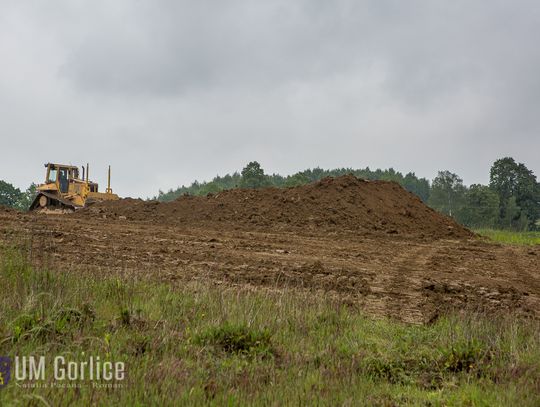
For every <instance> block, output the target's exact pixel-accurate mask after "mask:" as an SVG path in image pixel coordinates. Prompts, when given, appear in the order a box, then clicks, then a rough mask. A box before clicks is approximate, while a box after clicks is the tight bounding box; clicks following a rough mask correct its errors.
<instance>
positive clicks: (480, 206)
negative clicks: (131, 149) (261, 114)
mask: <svg viewBox="0 0 540 407" xmlns="http://www.w3.org/2000/svg"><path fill="white" fill-rule="evenodd" d="M346 174H353V175H354V176H356V177H359V178H364V179H369V180H384V181H395V182H397V183H399V184H400V185H401V186H403V187H404V188H405V189H406V190H408V191H410V192H412V193H414V194H416V195H417V196H418V197H419V198H420V199H421V200H422V201H423V202H425V203H426V204H428V205H429V206H431V207H432V208H434V209H436V210H437V211H439V212H441V213H444V214H446V215H448V216H451V217H453V218H454V219H456V220H457V221H458V222H460V223H462V224H464V225H465V226H468V227H471V228H484V227H485V228H500V229H512V230H540V183H538V181H537V179H536V176H535V174H534V173H533V172H532V171H531V170H529V169H528V168H527V167H526V166H525V165H524V164H522V163H517V162H516V161H515V160H514V159H513V158H511V157H505V158H501V159H499V160H497V161H495V162H494V163H493V165H492V166H491V169H490V179H489V184H488V185H480V184H473V185H470V186H466V185H464V184H463V179H462V178H461V177H460V176H459V175H457V174H455V173H453V172H451V171H439V172H438V175H437V176H436V177H435V178H434V179H433V180H432V181H431V182H430V181H429V180H428V179H426V178H420V177H417V176H416V175H415V173H414V172H409V173H407V174H405V175H403V174H402V173H401V172H399V171H396V170H394V169H393V168H389V169H386V170H381V169H376V170H371V169H370V168H369V167H366V168H364V169H353V168H336V169H332V170H325V169H322V168H318V167H317V168H312V169H307V170H304V171H300V172H297V173H296V174H292V175H288V176H282V175H279V174H266V173H265V172H264V170H263V168H262V167H261V165H260V164H259V163H258V162H257V161H252V162H250V163H249V164H247V165H246V167H245V168H244V169H243V170H242V171H241V172H234V173H233V174H227V175H224V176H216V177H215V178H214V179H213V180H212V181H208V182H198V181H195V182H193V183H192V184H191V185H189V186H181V187H178V188H176V189H170V190H169V191H167V192H163V191H159V193H158V195H157V196H156V197H154V199H156V200H159V201H163V202H166V201H172V200H175V199H176V198H178V197H180V196H181V195H196V196H197V195H198V196H200V195H207V194H209V193H218V192H220V191H223V190H226V189H233V188H264V187H271V186H272V187H277V188H287V187H294V186H299V185H305V184H308V183H310V182H314V181H318V180H320V179H322V178H326V177H339V176H341V175H346ZM35 191H36V186H35V185H34V184H32V185H31V186H30V187H29V188H27V189H26V190H25V191H21V190H20V189H18V188H16V187H14V186H13V185H11V184H9V183H7V182H5V181H0V205H5V206H10V207H14V208H17V209H21V210H25V209H27V208H28V207H29V205H30V203H31V202H32V200H33V198H34V196H35Z"/></svg>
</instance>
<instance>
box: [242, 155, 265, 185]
mask: <svg viewBox="0 0 540 407" xmlns="http://www.w3.org/2000/svg"><path fill="white" fill-rule="evenodd" d="M240 186H241V187H242V188H263V187H266V186H269V182H268V178H267V176H266V175H265V174H264V170H263V169H262V168H261V165H260V164H259V163H258V162H257V161H252V162H250V163H249V164H248V165H246V167H245V168H244V169H243V170H242V179H241V181H240Z"/></svg>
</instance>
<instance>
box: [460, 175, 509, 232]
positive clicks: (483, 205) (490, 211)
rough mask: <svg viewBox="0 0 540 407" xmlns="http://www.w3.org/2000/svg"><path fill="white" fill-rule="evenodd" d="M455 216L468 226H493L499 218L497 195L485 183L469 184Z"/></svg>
mask: <svg viewBox="0 0 540 407" xmlns="http://www.w3.org/2000/svg"><path fill="white" fill-rule="evenodd" d="M456 218H457V220H458V221H459V222H460V223H462V224H464V225H466V226H468V227H475V228H478V227H488V228H492V227H494V226H495V225H496V224H497V222H498V219H499V196H498V195H497V193H495V192H494V191H493V190H492V189H491V188H489V187H488V186H486V185H480V184H473V185H471V186H470V188H469V189H468V190H467V191H466V192H465V195H464V203H463V206H462V208H461V209H460V210H459V211H458V215H457V217H456Z"/></svg>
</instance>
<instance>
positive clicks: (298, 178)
mask: <svg viewBox="0 0 540 407" xmlns="http://www.w3.org/2000/svg"><path fill="white" fill-rule="evenodd" d="M309 183H310V179H309V178H308V177H307V176H306V175H305V174H303V173H301V172H298V173H296V174H294V175H291V176H289V177H287V179H286V180H285V184H284V186H286V187H297V186H300V185H306V184H309Z"/></svg>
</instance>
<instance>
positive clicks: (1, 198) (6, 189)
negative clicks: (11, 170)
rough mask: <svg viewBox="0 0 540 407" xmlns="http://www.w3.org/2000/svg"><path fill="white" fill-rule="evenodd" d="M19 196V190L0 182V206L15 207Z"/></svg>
mask: <svg viewBox="0 0 540 407" xmlns="http://www.w3.org/2000/svg"><path fill="white" fill-rule="evenodd" d="M21 195H22V192H21V190H20V189H19V188H15V187H14V186H13V185H11V184H9V183H7V182H5V181H1V180H0V205H3V206H11V207H16V206H17V202H18V201H19V199H20V198H21Z"/></svg>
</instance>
